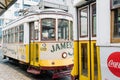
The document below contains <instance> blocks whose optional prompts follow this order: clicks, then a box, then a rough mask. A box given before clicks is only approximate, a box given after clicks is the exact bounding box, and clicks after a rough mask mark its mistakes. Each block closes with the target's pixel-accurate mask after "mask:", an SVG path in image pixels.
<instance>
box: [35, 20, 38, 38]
mask: <svg viewBox="0 0 120 80" xmlns="http://www.w3.org/2000/svg"><path fill="white" fill-rule="evenodd" d="M34 24H35V26H34V33H35V34H34V36H35V40H38V38H39V21H35V22H34Z"/></svg>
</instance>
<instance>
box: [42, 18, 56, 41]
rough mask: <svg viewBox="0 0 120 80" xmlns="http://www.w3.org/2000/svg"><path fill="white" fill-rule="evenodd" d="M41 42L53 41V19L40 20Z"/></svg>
mask: <svg viewBox="0 0 120 80" xmlns="http://www.w3.org/2000/svg"><path fill="white" fill-rule="evenodd" d="M41 39H42V40H55V19H49V18H46V19H42V38H41Z"/></svg>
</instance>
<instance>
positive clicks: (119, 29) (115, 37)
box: [111, 0, 120, 43]
mask: <svg viewBox="0 0 120 80" xmlns="http://www.w3.org/2000/svg"><path fill="white" fill-rule="evenodd" d="M111 4H112V7H111V42H112V43H117V42H120V8H119V7H120V2H119V0H111ZM116 6H117V7H116Z"/></svg>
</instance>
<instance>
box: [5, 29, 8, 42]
mask: <svg viewBox="0 0 120 80" xmlns="http://www.w3.org/2000/svg"><path fill="white" fill-rule="evenodd" d="M5 35H6V41H5V42H6V43H8V30H6V31H5Z"/></svg>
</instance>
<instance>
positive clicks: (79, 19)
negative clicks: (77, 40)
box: [78, 6, 89, 38]
mask: <svg viewBox="0 0 120 80" xmlns="http://www.w3.org/2000/svg"><path fill="white" fill-rule="evenodd" d="M88 8H89V6H85V7H82V8H80V9H79V10H78V16H79V17H78V21H79V24H78V26H79V28H78V29H79V37H81V38H84V37H88V25H89V24H88V17H89V16H88ZM84 9H87V30H86V32H87V33H86V35H82V34H81V30H82V29H81V28H82V27H81V10H84Z"/></svg>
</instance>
